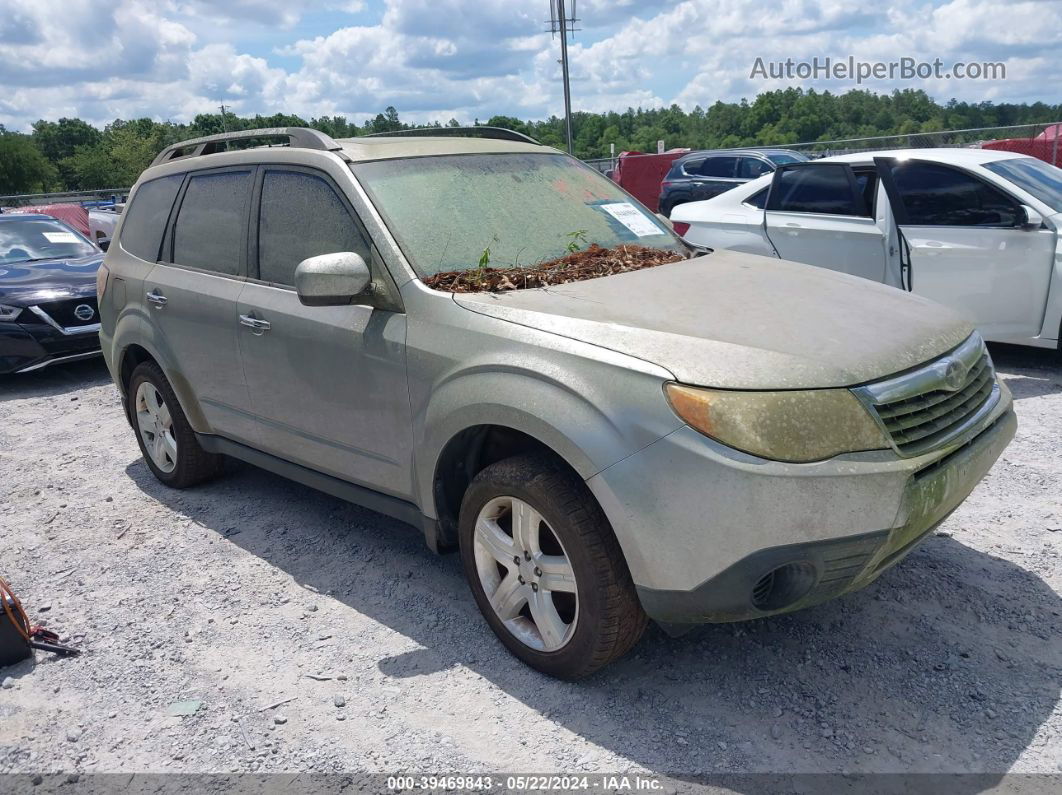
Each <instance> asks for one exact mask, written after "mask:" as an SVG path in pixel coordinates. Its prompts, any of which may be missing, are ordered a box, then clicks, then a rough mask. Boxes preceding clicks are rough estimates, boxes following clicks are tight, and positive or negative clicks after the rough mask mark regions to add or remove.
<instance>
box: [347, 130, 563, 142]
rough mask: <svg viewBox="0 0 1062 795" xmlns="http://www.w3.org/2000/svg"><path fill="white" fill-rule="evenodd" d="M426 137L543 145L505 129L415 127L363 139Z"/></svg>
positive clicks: (372, 135) (379, 133)
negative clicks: (494, 140) (486, 139)
mask: <svg viewBox="0 0 1062 795" xmlns="http://www.w3.org/2000/svg"><path fill="white" fill-rule="evenodd" d="M410 135H412V136H425V137H429V138H494V139H497V140H499V141H521V142H523V143H525V144H535V145H536V146H542V145H543V144H541V143H539V142H538V141H536V140H535V139H534V138H532V137H531V136H530V135H524V134H523V133H520V132H517V131H516V130H508V129H506V128H504V127H415V128H413V129H412V130H391V131H389V132H378V133H369V134H368V135H362V136H359V137H361V138H404V137H406V136H410Z"/></svg>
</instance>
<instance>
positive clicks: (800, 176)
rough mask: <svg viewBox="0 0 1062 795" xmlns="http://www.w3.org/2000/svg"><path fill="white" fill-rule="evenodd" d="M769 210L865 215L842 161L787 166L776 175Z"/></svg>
mask: <svg viewBox="0 0 1062 795" xmlns="http://www.w3.org/2000/svg"><path fill="white" fill-rule="evenodd" d="M767 209H768V210H781V211H783V212H790V213H825V214H827V215H865V214H866V213H865V211H864V209H863V207H862V206H861V203H860V202H858V201H857V199H856V194H855V193H854V191H853V190H852V185H851V183H850V182H849V181H848V172H847V170H846V169H845V167H844V166H843V165H841V164H837V165H831V164H826V163H823V164H821V165H820V164H816V165H814V166H802V167H799V168H788V169H785V170H784V171H782V173H781V174H775V183H774V185H773V187H772V190H771V196H770V204H769V206H768V207H767Z"/></svg>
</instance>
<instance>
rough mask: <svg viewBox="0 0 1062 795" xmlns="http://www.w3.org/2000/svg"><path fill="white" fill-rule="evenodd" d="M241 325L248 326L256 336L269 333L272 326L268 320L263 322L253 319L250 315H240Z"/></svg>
mask: <svg viewBox="0 0 1062 795" xmlns="http://www.w3.org/2000/svg"><path fill="white" fill-rule="evenodd" d="M240 325H241V326H247V328H249V329H251V331H253V332H254V333H255V334H261V333H262V332H264V331H269V329H270V324H269V321H268V320H262V319H260V318H257V317H251V316H250V315H240Z"/></svg>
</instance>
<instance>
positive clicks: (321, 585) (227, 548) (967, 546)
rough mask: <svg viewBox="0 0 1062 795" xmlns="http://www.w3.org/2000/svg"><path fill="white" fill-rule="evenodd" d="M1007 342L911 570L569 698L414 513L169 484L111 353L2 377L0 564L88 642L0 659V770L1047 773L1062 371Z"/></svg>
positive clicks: (669, 642) (1061, 765)
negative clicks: (982, 411) (1002, 412)
mask: <svg viewBox="0 0 1062 795" xmlns="http://www.w3.org/2000/svg"><path fill="white" fill-rule="evenodd" d="M994 353H995V356H996V360H997V365H998V367H999V369H1000V371H1001V372H1002V373H1003V375H1004V377H1005V378H1006V380H1007V382H1008V384H1009V385H1010V387H1011V389H1012V390H1013V392H1014V395H1015V397H1016V398H1017V410H1018V415H1019V421H1020V428H1019V430H1018V436H1017V439H1016V440H1015V441H1014V443H1013V444H1012V445H1011V447H1010V448H1009V449H1008V450H1007V451H1006V452H1005V453H1004V454H1003V458H1002V459H1001V460H1000V461H999V463H997V464H996V466H995V468H994V469H993V471H992V472H991V473H990V474H989V476H988V477H987V479H986V480H985V481H984V482H983V483H982V484H981V485H980V486H979V487H978V488H977V490H976V491H975V492H974V494H973V495H972V496H971V497H970V499H969V500H967V502H966V503H965V504H964V505H963V506H962V507H961V508H960V509H959V510H958V511H957V512H956V513H954V514H953V515H952V516H951V518H950V519H948V521H947V522H946V523H945V524H944V525H943V526H942V528H941V530H940V532H938V533H937V534H936V535H935V536H934V537H932V538H931V539H929V540H928V541H927V542H926V543H924V544H923V545H922V546H921V547H920V548H919V549H918V550H916V551H915V552H914V553H913V554H912V555H911V556H910V557H909V558H908V559H907V560H906V561H905V562H904V563H903V564H902V565H900V566H898V567H896V568H894V569H892V570H891V571H890V572H888V573H887V574H885V575H884V576H883V577H882V578H881V579H880V580H879V581H878V582H877V583H875V584H874V585H873V586H871V587H870V588H868V589H866V590H865V591H862V592H859V593H855V594H851V595H849V596H846V597H844V598H842V599H840V600H838V601H835V602H833V603H830V604H826V605H823V606H820V607H817V608H814V609H810V610H807V611H804V612H801V613H798V614H795V615H790V616H785V617H778V618H773V619H769V620H761V621H755V622H750V623H746V624H741V625H725V626H706V627H702V628H699V629H697V630H695V631H693V632H691V633H690V634H688V635H686V636H684V637H681V638H677V639H672V638H668V637H667V636H665V635H664V634H663V633H662V632H661V631H659V630H658V629H657V628H655V627H651V628H650V630H649V632H648V633H647V635H646V637H645V639H644V640H643V641H642V643H641V644H640V645H639V646H638V647H637V649H636V650H635V651H634V653H632V654H631V655H629V656H628V657H627V658H625V659H624V660H622V661H620V662H619V663H618V664H615V665H613V666H612V667H610V668H608V669H606V670H604V671H603V672H600V673H598V674H596V675H595V676H594V677H592V678H590V679H589V680H587V681H584V682H582V683H578V684H566V683H561V682H557V681H553V680H551V679H547V678H545V677H543V676H541V675H539V674H536V673H534V672H532V671H531V670H529V669H527V668H525V667H524V666H522V665H521V664H520V663H518V662H517V661H516V660H515V659H514V658H512V657H510V656H509V655H508V654H507V653H506V652H505V651H504V650H503V649H502V647H501V646H500V644H499V643H497V642H496V641H495V639H494V637H493V635H491V633H490V631H489V630H488V628H487V626H486V624H485V623H484V622H483V621H482V619H481V618H480V616H479V614H478V613H477V611H476V607H475V605H474V603H473V601H472V599H471V596H470V594H469V593H468V590H467V587H466V585H465V583H464V581H463V579H462V575H461V571H460V567H459V561H458V559H457V557H456V556H455V555H449V556H444V557H436V556H433V555H432V554H431V553H430V552H429V551H428V550H427V549H426V548H425V547H424V545H423V542H422V540H421V539H420V537H419V536H418V535H417V534H416V532H415V531H412V530H410V529H409V528H407V527H405V526H404V525H401V524H398V523H396V522H394V521H392V520H389V519H386V518H384V517H381V516H379V515H377V514H373V513H371V512H368V511H365V510H362V509H360V508H357V507H354V506H351V505H348V504H345V503H343V502H340V501H339V500H336V499H333V498H331V497H328V496H325V495H323V494H320V493H317V492H315V491H312V490H310V489H308V488H304V487H302V486H299V485H297V484H294V483H290V482H287V481H285V480H283V479H281V478H278V477H275V476H273V475H270V474H268V473H265V472H263V471H260V470H257V469H254V468H253V467H250V466H245V465H242V464H237V463H233V464H232V465H231V466H230V467H229V468H228V471H227V473H226V474H225V475H224V476H223V477H222V478H221V479H220V480H218V481H216V482H214V483H211V484H209V485H206V486H203V487H199V488H197V489H193V490H190V491H185V492H176V491H170V490H167V489H166V488H164V487H162V486H161V485H160V484H158V483H157V482H156V481H155V480H154V479H153V478H152V476H151V474H150V473H149V471H148V469H147V467H146V466H145V465H144V464H143V462H142V461H141V459H140V454H139V451H138V449H137V446H136V443H135V440H134V438H133V433H132V431H131V430H130V428H129V427H128V425H127V424H126V423H125V421H124V419H123V418H122V416H121V413H120V409H119V400H118V395H117V393H116V391H115V388H114V386H113V385H112V384H111V382H110V380H109V379H108V377H107V374H106V370H105V368H104V367H103V365H102V363H100V362H90V363H84V364H81V365H77V366H70V367H66V368H62V369H58V368H57V369H54V370H47V371H44V372H42V373H39V374H35V375H32V376H23V377H19V378H12V379H5V380H0V495H2V503H0V527H2V530H0V573H2V574H3V575H4V576H6V577H7V578H8V579H9V580H10V582H11V584H12V586H13V587H14V588H15V590H16V592H17V593H19V594H20V595H21V596H22V598H23V601H24V603H25V604H26V606H27V608H28V609H29V612H30V613H31V617H33V618H36V619H38V620H43V622H44V623H46V624H47V625H48V626H52V627H54V628H56V629H57V630H59V631H60V632H61V633H62V634H63V635H64V636H65V637H67V638H69V639H70V640H71V641H72V642H74V643H75V644H76V645H78V646H80V647H81V648H82V649H83V650H84V653H83V654H82V655H81V656H80V657H79V658H76V659H56V658H53V657H52V656H50V655H46V654H38V657H37V662H36V664H35V665H31V664H29V663H28V662H27V663H22V664H19V665H17V666H12V667H9V668H7V669H4V670H3V671H2V672H0V679H3V688H2V689H0V772H22V773H25V772H48V771H50V772H60V771H61V772H63V773H73V772H77V773H85V772H101V771H105V772H138V771H153V772H168V771H185V772H189V771H194V772H202V771H213V772H236V771H270V772H271V771H286V772H292V771H316V772H330V771H352V770H367V771H375V772H387V773H391V772H396V771H421V772H454V771H484V772H491V771H493V772H513V771H519V772H573V771H587V772H589V771H608V772H622V771H631V772H636V771H648V772H653V773H661V774H666V773H674V774H681V775H686V776H690V775H697V774H705V773H727V772H749V771H770V772H800V771H811V772H834V771H837V772H841V771H847V772H881V771H907V772H911V771H914V772H942V771H948V772H950V771H965V772H982V773H988V774H998V773H1002V772H1004V771H1008V770H1013V771H1016V772H1030V773H1033V772H1040V773H1043V772H1050V773H1058V772H1059V771H1062V709H1060V706H1059V691H1060V688H1062V601H1060V598H1059V597H1060V593H1062V558H1060V549H1062V490H1060V488H1059V487H1060V484H1062V445H1060V443H1059V440H1060V438H1062V369H1060V366H1059V361H1058V359H1056V358H1055V357H1054V356H1053V355H1052V354H1047V353H1041V352H1035V351H1023V350H1021V349H1012V348H996V349H995V351H994ZM4 677H6V678H4ZM181 702H198V705H197V704H194V703H193V704H187V703H186V704H184V706H185V707H186V708H187V711H193V710H194V712H193V714H190V715H183V716H181V715H174V714H173V713H174V712H175V711H179V709H180V708H179V707H175V706H174V705H179V704H181ZM197 706H198V708H197V709H195V708H196V707H197Z"/></svg>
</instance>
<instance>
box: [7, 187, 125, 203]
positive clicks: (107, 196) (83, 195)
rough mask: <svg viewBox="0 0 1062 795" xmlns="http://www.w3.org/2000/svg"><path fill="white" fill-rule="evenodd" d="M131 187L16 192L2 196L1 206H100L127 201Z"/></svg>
mask: <svg viewBox="0 0 1062 795" xmlns="http://www.w3.org/2000/svg"><path fill="white" fill-rule="evenodd" d="M128 195H129V188H101V189H100V190H78V191H66V192H64V193H15V194H11V195H9V196H0V207H32V206H34V205H42V204H84V205H86V206H98V205H103V204H115V203H117V202H123V201H125V198H126V196H128Z"/></svg>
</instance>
